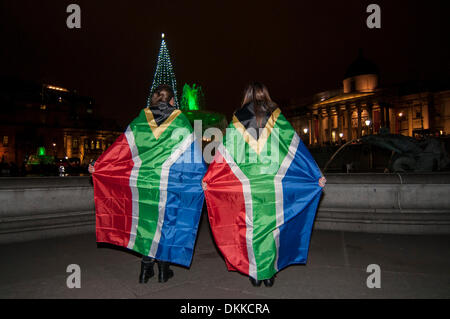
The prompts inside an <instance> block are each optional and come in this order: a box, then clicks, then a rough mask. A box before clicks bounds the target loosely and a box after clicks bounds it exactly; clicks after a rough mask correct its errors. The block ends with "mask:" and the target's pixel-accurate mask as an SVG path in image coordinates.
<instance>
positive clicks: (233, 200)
mask: <svg viewBox="0 0 450 319" xmlns="http://www.w3.org/2000/svg"><path fill="white" fill-rule="evenodd" d="M212 180H213V181H214V183H211V182H210V181H212ZM203 181H204V182H205V183H206V190H205V198H206V205H207V206H208V217H209V223H210V226H211V230H212V233H213V236H214V239H215V242H216V244H217V246H218V248H219V249H220V251H221V252H222V254H223V256H224V257H225V262H226V264H227V267H228V270H233V271H235V270H238V271H240V272H242V273H244V274H247V275H248V273H249V262H248V253H247V241H246V228H247V227H246V223H245V200H244V194H243V189H242V183H241V182H240V181H239V179H238V178H237V177H236V176H235V175H234V173H233V172H232V170H231V168H230V166H229V165H228V163H227V162H226V161H225V159H224V158H223V156H222V154H220V152H217V155H216V157H215V160H214V161H213V162H212V163H211V165H210V166H209V168H208V171H207V172H206V174H205V176H204V177H203ZM224 193H225V194H226V195H224Z"/></svg>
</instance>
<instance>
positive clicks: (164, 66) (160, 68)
mask: <svg viewBox="0 0 450 319" xmlns="http://www.w3.org/2000/svg"><path fill="white" fill-rule="evenodd" d="M160 84H167V85H170V86H171V87H172V88H173V91H174V93H175V105H176V106H177V107H178V106H179V104H178V94H177V80H176V79H175V73H174V71H173V67H172V62H171V61H170V55H169V50H168V49H167V46H166V41H165V40H164V33H163V34H162V35H161V47H160V48H159V54H158V61H157V64H156V71H155V74H154V76H153V83H152V86H151V88H150V93H149V96H148V99H147V106H150V100H151V97H152V92H153V90H154V89H155V88H156V87H157V86H158V85H160Z"/></svg>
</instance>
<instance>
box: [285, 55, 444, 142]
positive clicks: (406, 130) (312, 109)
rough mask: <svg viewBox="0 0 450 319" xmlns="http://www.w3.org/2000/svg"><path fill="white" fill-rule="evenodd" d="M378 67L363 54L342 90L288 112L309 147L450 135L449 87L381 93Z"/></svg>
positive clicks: (405, 87)
mask: <svg viewBox="0 0 450 319" xmlns="http://www.w3.org/2000/svg"><path fill="white" fill-rule="evenodd" d="M378 84H379V71H378V67H377V66H376V65H375V64H374V63H372V62H371V61H369V60H367V59H365V58H364V57H363V55H362V53H360V54H359V56H358V58H357V59H356V60H355V61H354V62H353V63H352V64H351V65H350V66H349V67H348V69H347V71H346V73H345V76H344V80H343V87H342V89H338V90H332V91H326V92H321V93H318V94H316V95H314V96H313V97H311V98H310V99H309V101H307V102H306V103H305V102H304V103H303V104H302V103H294V104H296V105H294V106H290V107H287V108H286V109H285V113H286V114H287V116H288V118H289V120H290V122H291V123H292V125H293V126H294V128H295V129H296V131H297V133H298V134H299V135H300V136H301V137H302V139H303V141H304V142H305V143H306V144H309V145H311V146H314V145H315V146H321V145H333V144H341V143H342V142H345V141H351V140H354V139H357V138H359V137H361V136H363V135H367V134H378V133H379V132H380V131H382V130H384V132H390V133H393V134H403V135H407V136H412V137H413V136H429V135H433V136H443V135H446V134H448V133H449V132H450V87H449V86H448V85H442V84H440V85H436V84H432V85H430V84H424V83H416V82H415V83H404V84H402V85H396V86H391V87H384V88H380V87H379V86H378Z"/></svg>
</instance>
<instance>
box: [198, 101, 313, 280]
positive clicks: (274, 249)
mask: <svg viewBox="0 0 450 319" xmlns="http://www.w3.org/2000/svg"><path fill="white" fill-rule="evenodd" d="M321 177H322V174H321V172H320V170H319V168H318V166H317V164H316V162H315V161H314V159H313V158H312V156H311V154H310V153H309V151H308V150H307V148H306V147H305V146H304V144H303V143H302V141H301V139H300V137H299V136H298V135H297V134H296V132H295V131H294V129H293V128H292V126H291V125H290V124H289V122H288V121H287V120H286V118H285V117H284V116H283V115H282V114H281V111H280V109H276V110H275V111H274V112H273V113H272V114H271V116H270V117H269V119H268V121H267V123H266V125H265V127H264V129H263V130H262V132H261V133H260V135H259V137H258V138H257V139H256V138H255V137H254V134H250V133H249V131H248V130H247V129H246V128H245V127H244V125H243V124H242V123H241V122H240V121H239V120H238V118H237V117H236V116H234V117H233V121H232V122H231V123H230V125H229V127H228V129H227V134H226V138H225V140H224V142H223V144H220V146H219V147H218V149H217V152H216V155H215V158H214V161H213V162H212V163H211V165H210V167H209V169H208V171H207V173H206V175H205V177H204V178H203V187H204V189H205V196H206V203H207V206H208V215H209V221H210V225H211V229H212V233H213V235H214V239H215V241H216V244H217V246H218V248H219V249H220V251H221V252H222V254H223V256H224V258H225V261H226V264H227V267H228V269H229V270H237V271H239V272H242V273H244V274H246V275H249V276H250V277H252V278H255V279H258V280H262V279H269V278H271V277H272V276H273V275H274V274H276V273H277V272H278V271H279V270H281V269H282V268H284V267H287V266H288V265H291V264H296V263H306V260H307V256H308V249H309V242H310V237H311V230H312V226H313V222H314V217H315V214H316V210H317V206H318V203H319V199H320V196H321V193H322V187H320V186H319V183H318V182H319V179H320V178H321Z"/></svg>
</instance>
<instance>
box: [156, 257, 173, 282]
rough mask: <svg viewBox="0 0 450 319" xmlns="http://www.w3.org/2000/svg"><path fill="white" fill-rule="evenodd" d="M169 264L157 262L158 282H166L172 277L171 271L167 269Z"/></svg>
mask: <svg viewBox="0 0 450 319" xmlns="http://www.w3.org/2000/svg"><path fill="white" fill-rule="evenodd" d="M169 265H170V263H169V262H167V261H161V260H158V271H159V274H158V281H159V282H166V281H167V280H169V279H170V278H172V277H173V270H172V269H170V268H169Z"/></svg>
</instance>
